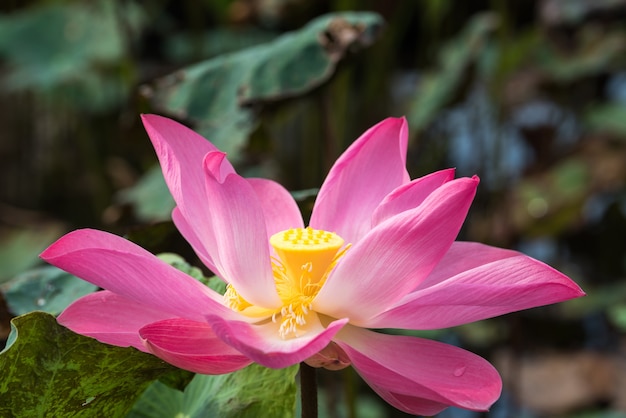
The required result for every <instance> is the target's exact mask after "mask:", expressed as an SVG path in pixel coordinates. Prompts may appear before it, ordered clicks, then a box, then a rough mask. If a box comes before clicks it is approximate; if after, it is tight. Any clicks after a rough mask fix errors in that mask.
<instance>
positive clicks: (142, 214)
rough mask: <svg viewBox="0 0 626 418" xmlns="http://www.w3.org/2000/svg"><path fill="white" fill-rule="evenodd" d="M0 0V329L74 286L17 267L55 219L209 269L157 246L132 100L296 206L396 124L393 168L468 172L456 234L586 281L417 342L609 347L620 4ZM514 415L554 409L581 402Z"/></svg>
mask: <svg viewBox="0 0 626 418" xmlns="http://www.w3.org/2000/svg"><path fill="white" fill-rule="evenodd" d="M0 10H1V11H2V14H1V15H0V92H1V93H2V94H1V95H0V107H1V108H2V111H1V112H0V127H1V131H2V140H1V141H0V158H1V161H2V164H1V165H0V170H1V172H0V233H1V235H2V236H0V265H1V266H2V267H1V270H0V283H2V282H5V283H4V284H3V285H2V287H0V290H1V291H2V293H1V294H0V296H2V298H0V338H6V337H7V336H8V334H9V329H10V326H9V322H8V321H9V319H10V318H11V317H12V316H14V315H17V314H20V313H23V312H26V311H28V310H30V309H36V307H35V306H34V305H37V301H39V300H40V298H41V297H44V298H45V300H46V301H49V300H50V299H48V297H49V296H53V299H52V301H54V304H52V302H50V303H51V305H48V306H49V307H50V306H52V308H54V309H53V311H54V313H56V312H58V310H59V309H62V307H63V306H65V305H66V304H67V303H70V302H71V300H72V298H74V297H77V296H78V295H79V294H80V292H83V291H88V289H81V290H76V289H77V287H76V286H77V285H76V284H74V282H73V279H71V278H69V277H65V276H63V275H58V273H57V272H54V271H53V270H50V269H45V268H44V269H43V270H42V269H38V268H37V269H35V270H29V269H31V268H33V267H35V265H36V263H37V258H36V256H37V254H38V253H39V252H40V251H41V250H43V249H44V248H45V247H46V246H47V245H48V244H49V243H50V242H52V241H53V240H54V239H55V238H56V237H57V236H59V235H61V233H62V231H64V230H69V229H73V228H76V227H80V226H90V227H99V228H103V229H107V230H111V231H113V232H116V233H119V234H122V235H126V236H128V237H129V238H130V239H131V240H133V241H135V242H137V243H139V244H140V245H143V246H145V247H147V248H148V249H150V250H151V251H153V252H155V253H158V252H163V251H167V252H170V251H171V252H175V253H179V254H183V255H184V256H185V257H184V259H187V260H189V263H187V262H186V261H184V259H183V258H180V257H178V256H176V255H165V256H163V257H165V258H166V259H167V260H168V262H170V263H171V264H173V265H176V266H177V267H178V268H180V269H181V270H183V271H186V272H187V273H189V274H191V275H192V276H194V277H196V278H198V279H199V280H205V281H206V280H209V279H206V278H205V276H210V274H209V272H207V271H201V270H200V269H199V268H198V267H199V266H201V263H200V262H199V261H198V260H197V259H195V258H194V256H193V253H192V252H191V251H190V249H189V247H188V245H186V244H185V243H184V241H183V240H182V239H180V237H178V238H173V236H174V235H176V231H175V229H174V228H173V226H172V225H171V223H169V216H170V213H171V210H172V208H173V205H174V203H173V201H172V199H171V197H170V196H169V193H168V192H167V189H166V188H165V185H164V183H163V179H162V177H161V174H160V172H159V170H158V167H156V165H155V164H156V158H155V156H154V153H153V151H152V149H151V148H150V144H149V141H148V139H147V136H146V134H145V132H144V131H143V129H142V127H141V125H140V122H139V118H138V114H139V113H142V112H157V113H162V114H165V115H166V116H170V117H175V118H177V119H179V120H181V121H183V122H185V123H186V124H188V125H190V126H192V127H193V128H194V129H196V130H198V131H199V132H201V133H202V134H204V135H205V136H206V137H207V138H208V139H210V140H211V141H213V142H214V143H216V144H217V145H218V146H219V147H220V148H222V149H223V150H226V151H228V152H229V158H230V159H231V160H232V161H235V163H236V165H237V169H238V170H239V171H240V172H242V173H244V174H245V175H250V176H252V175H254V176H262V177H270V178H274V179H277V180H278V181H280V182H281V183H283V184H284V185H285V186H286V187H288V188H289V189H290V190H292V191H293V194H294V196H296V197H297V200H298V202H299V204H301V207H302V210H303V213H305V214H306V213H307V212H308V211H309V210H310V208H311V205H312V202H313V199H314V196H315V193H316V188H317V187H319V186H320V184H321V182H322V180H323V178H324V176H325V174H326V171H327V170H328V168H329V167H330V165H331V164H332V162H333V161H334V159H335V158H336V157H337V156H338V155H339V154H340V152H341V151H342V150H343V149H345V148H346V147H347V146H348V145H349V143H350V142H351V141H352V140H354V139H355V138H356V137H357V136H358V135H359V134H360V133H361V132H363V131H364V130H365V129H366V128H368V127H369V126H371V125H372V124H373V123H375V122H377V121H379V120H381V119H383V118H384V117H386V116H390V115H394V116H399V115H406V116H407V119H408V121H409V124H410V127H411V132H410V134H411V143H410V151H409V157H408V162H407V163H408V167H409V170H410V172H411V174H412V175H413V176H414V177H415V176H418V175H422V174H425V173H428V172H430V171H433V170H435V169H440V168H443V167H448V166H456V167H457V172H458V174H459V175H472V174H478V175H480V176H481V179H482V184H481V187H480V189H479V194H478V196H477V198H476V202H475V204H474V207H473V210H472V212H471V214H470V218H469V219H468V221H467V224H466V227H465V229H464V230H463V231H462V236H461V238H462V239H467V240H476V241H482V242H485V243H489V244H494V245H499V246H505V247H511V248H517V249H521V250H524V251H526V252H528V253H529V254H530V255H532V256H534V257H538V258H541V259H543V260H544V261H546V262H548V263H550V264H552V265H554V266H555V267H556V268H558V269H559V270H562V271H564V272H566V273H567V274H569V275H570V276H571V277H572V278H574V279H575V280H576V281H577V282H578V283H579V284H581V286H582V287H583V288H584V289H585V290H586V291H587V292H588V293H589V296H588V297H587V298H584V299H581V300H578V301H572V302H570V303H566V304H563V305H559V306H558V307H555V308H550V309H539V310H535V311H531V312H527V313H520V314H516V315H510V316H507V317H505V318H499V319H495V320H491V321H485V322H481V323H479V324H470V325H468V326H465V327H460V328H458V329H453V330H444V331H442V332H439V333H437V334H436V335H429V337H433V338H440V339H443V340H452V341H453V342H456V343H458V344H460V345H464V346H466V347H468V348H474V349H476V350H477V351H480V352H482V353H484V354H485V355H486V356H487V357H489V356H491V355H495V354H494V353H496V351H497V350H496V348H498V347H499V348H500V349H506V350H512V351H514V352H515V353H517V354H518V356H517V357H520V358H521V357H522V356H521V354H528V355H530V354H536V353H539V352H541V350H543V349H546V348H548V349H552V350H556V349H561V348H563V347H566V348H567V349H569V350H574V349H576V350H586V349H589V347H593V348H594V349H597V350H602V351H603V352H606V353H615V352H617V353H622V354H623V349H624V348H623V344H622V345H619V344H618V343H617V341H619V339H620V338H621V337H623V333H624V332H625V328H624V305H625V304H626V287H624V285H623V283H624V280H625V279H626V240H625V239H624V237H625V236H626V141H625V139H626V125H625V122H624V119H625V116H626V81H625V80H626V58H625V57H626V55H625V54H624V52H625V49H626V25H624V16H626V3H625V2H623V1H621V0H599V1H597V0H568V1H558V0H535V1H530V2H504V1H489V2H487V1H481V2H454V1H450V0H423V1H419V2H407V1H399V0H397V1H388V2H376V1H373V0H369V1H358V2H357V1H352V0H331V1H325V2H317V1H311V0H273V1H262V0H219V1H211V2H208V1H207V2H202V1H200V2H198V1H192V0H185V1H180V2H175V1H169V0H165V1H160V2H137V1H112V0H98V1H90V2H89V1H84V0H56V1H49V0H39V1H38V0H30V1H28V2H21V1H15V0H14V1H9V2H5V3H3V4H2V5H0ZM328 13H335V14H330V15H329V14H328ZM155 222H157V223H155ZM168 257H169V258H168ZM66 280H67V282H65V281H66ZM215 280H218V279H215ZM60 283H63V284H62V285H61V284H60ZM211 283H212V284H218V283H219V284H221V282H219V281H213V282H211ZM222 285H223V284H222ZM50 286H52V287H54V289H61V288H62V291H61V292H60V293H58V295H57V294H56V293H55V294H54V295H52V294H50V295H48V294H47V293H45V292H46V289H48V290H50ZM42 292H43V293H42ZM44 294H45V296H42V295H44ZM57 296H58V297H59V299H58V300H57V299H56V298H57ZM3 299H4V302H5V303H2V302H3ZM33 303H34V305H33ZM57 303H58V304H57ZM41 307H42V306H39V308H41ZM51 312H52V311H51ZM37 315H39V314H37ZM20 318H35V316H28V315H27V316H25V317H20ZM42 318H44V317H43V316H42V317H39V316H37V317H36V319H37V321H39V320H41V321H43V323H45V321H47V320H48V319H46V320H43V319H42ZM45 318H48V317H45ZM28 320H30V319H28ZM19 321H26V320H25V319H20V320H19ZM37 321H36V322H37ZM24 323H25V324H26V322H24ZM590 324H593V325H590ZM29 326H30V325H29ZM47 326H48V325H46V327H47ZM572 330H573V331H572ZM602 330H606V331H602ZM570 331H571V332H570ZM42 332H43V331H42ZM603 332H604V333H603ZM536 335H542V336H545V335H552V336H553V338H552V339H550V338H543V339H539V338H534V337H535V336H536ZM581 335H582V336H583V337H581ZM20 338H21V337H20ZM13 344H15V343H13ZM13 350H14V349H13ZM620 350H621V351H620ZM0 357H1V356H0ZM519 367H522V366H519ZM144 383H145V382H143V383H141V385H144ZM205 383H206V382H205ZM206 384H209V383H206ZM210 384H213V383H210ZM617 384H619V383H616V385H617ZM142 387H143V386H142ZM151 390H156V389H151ZM159 390H160V389H159ZM361 390H365V389H363V388H361ZM620 390H621V389H619V390H616V392H620ZM133 393H134V395H133V396H138V395H139V391H137V392H133ZM621 393H626V391H623V390H621ZM129 396H130V395H129ZM146 396H149V395H146ZM168 396H169V395H168ZM172 396H174V397H176V398H177V399H178V401H180V400H181V399H184V398H185V396H188V395H185V394H183V393H176V394H175V395H172ZM512 396H513V397H515V393H513V394H512ZM603 396H604V397H602V396H599V397H598V399H596V404H593V405H582V407H583V409H584V408H586V409H587V411H589V410H591V412H590V413H589V415H588V416H611V414H612V413H613V412H612V411H611V409H612V408H619V407H623V405H624V402H626V401H624V399H623V397H622V398H619V397H618V396H616V395H615V394H614V393H613V394H606V393H605V394H604V395H603ZM86 399H87V398H86ZM86 399H85V400H82V401H81V402H87V401H86ZM96 399H97V398H96ZM92 401H93V402H90V403H89V404H90V405H91V403H94V402H95V400H92ZM178 401H177V402H178ZM328 402H329V404H330V403H331V401H328ZM620 402H621V403H620ZM0 404H1V403H0ZM597 405H604V406H606V408H604V409H602V408H600V409H598V408H597ZM620 405H621V406H620ZM525 407H526V408H525V409H526V410H527V411H528V410H530V411H534V412H532V413H536V414H537V415H532V416H542V414H543V415H544V416H545V415H547V416H557V415H564V414H565V415H568V414H570V416H573V415H571V414H573V412H572V411H574V410H576V408H580V407H581V406H580V405H574V406H571V410H567V411H566V412H563V411H562V410H558V411H557V410H553V411H544V410H533V408H536V406H535V405H525ZM194 408H195V407H194ZM499 408H500V409H498V405H496V407H494V412H493V414H494V416H513V415H516V414H517V413H518V412H520V410H519V409H515V405H513V406H511V405H508V404H507V403H506V401H503V402H502V406H500V407H499ZM506 408H513V409H506ZM594 408H595V410H594ZM344 412H345V414H348V415H349V414H350V412H349V411H344ZM342 414H343V412H342ZM498 414H500V415H498ZM342 416H343V415H342ZM449 416H454V415H449ZM580 416H586V415H580Z"/></svg>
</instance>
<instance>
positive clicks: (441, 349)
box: [335, 326, 502, 414]
mask: <svg viewBox="0 0 626 418" xmlns="http://www.w3.org/2000/svg"><path fill="white" fill-rule="evenodd" d="M335 342H337V344H339V345H340V346H341V348H342V349H343V350H344V351H345V352H346V354H347V355H348V357H350V360H351V361H352V365H353V366H354V368H355V369H356V371H357V372H358V373H359V374H360V375H361V376H362V377H363V378H364V379H365V381H367V382H368V383H370V384H371V385H372V386H373V388H374V389H377V388H378V389H382V390H384V391H385V392H386V393H392V394H394V398H398V397H399V398H400V399H399V400H400V401H401V402H398V403H392V405H394V406H395V407H397V408H399V409H403V408H407V407H411V408H415V409H408V410H407V409H403V410H405V411H406V412H409V413H412V414H423V413H430V412H432V410H433V408H436V407H438V405H437V404H445V405H449V406H457V407H461V408H465V409H470V410H475V411H484V410H487V409H488V408H489V407H490V406H491V405H492V404H493V403H494V402H495V401H496V400H497V399H498V397H499V396H500V392H501V390H502V381H501V379H500V376H499V375H498V372H497V371H496V369H495V368H494V367H493V366H492V365H491V364H489V362H487V361H486V360H485V359H483V358H481V357H479V356H477V355H476V354H473V353H470V352H469V351H466V350H463V349H461V348H458V347H454V346H451V345H448V344H444V343H440V342H437V341H431V340H426V339H423V338H417V337H407V336H399V335H386V334H380V333H376V332H373V331H369V330H366V329H362V328H357V327H354V326H346V327H344V328H343V329H342V330H341V331H340V332H339V333H338V334H337V336H336V337H335ZM385 392H383V393H381V396H385ZM410 398H413V401H409V400H410ZM385 399H386V400H387V401H389V402H393V401H394V399H393V398H391V397H386V396H385ZM421 400H426V401H430V402H425V403H424V402H422V401H421ZM422 407H423V408H424V410H422V409H421V408H422Z"/></svg>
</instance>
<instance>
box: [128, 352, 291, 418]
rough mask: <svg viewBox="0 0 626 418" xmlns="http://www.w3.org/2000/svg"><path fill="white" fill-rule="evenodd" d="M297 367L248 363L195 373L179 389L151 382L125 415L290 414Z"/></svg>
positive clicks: (253, 417) (241, 417)
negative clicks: (225, 370) (231, 370)
mask: <svg viewBox="0 0 626 418" xmlns="http://www.w3.org/2000/svg"><path fill="white" fill-rule="evenodd" d="M297 371H298V366H297V365H294V366H291V367H288V368H285V369H279V370H276V369H268V368H266V367H263V366H259V365H257V364H252V365H250V366H248V367H246V368H245V369H243V370H239V371H237V372H234V373H231V374H226V375H219V376H208V375H196V376H195V377H194V379H193V380H192V381H191V383H190V384H189V385H188V386H187V388H186V389H185V391H184V392H183V393H181V392H179V391H177V390H174V389H171V388H169V387H167V386H165V385H164V384H162V383H160V382H155V383H154V384H152V385H151V386H150V387H149V388H148V389H147V390H146V392H145V393H144V394H143V396H142V397H141V398H140V399H139V401H138V402H137V404H136V405H135V406H134V407H133V409H132V410H131V412H130V413H129V415H128V417H129V418H154V417H163V418H166V417H171V418H177V417H185V418H202V417H220V418H247V417H249V418H257V417H273V418H281V417H284V418H292V417H293V416H294V413H295V408H296V383H295V376H296V373H297Z"/></svg>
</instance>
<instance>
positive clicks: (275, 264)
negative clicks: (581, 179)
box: [41, 115, 583, 415]
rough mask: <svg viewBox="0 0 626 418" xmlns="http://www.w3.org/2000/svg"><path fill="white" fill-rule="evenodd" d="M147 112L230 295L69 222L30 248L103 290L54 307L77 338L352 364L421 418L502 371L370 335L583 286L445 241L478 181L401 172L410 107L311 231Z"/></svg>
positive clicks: (166, 352) (322, 198) (225, 363)
mask: <svg viewBox="0 0 626 418" xmlns="http://www.w3.org/2000/svg"><path fill="white" fill-rule="evenodd" d="M143 122H144V125H145V127H146V129H147V131H148V134H149V136H150V138H151V140H152V142H153V144H154V147H155V149H156V152H157V154H158V157H159V160H160V163H161V167H162V169H163V174H164V175H165V179H166V181H167V184H168V186H169V189H170V191H171V193H172V195H173V196H174V199H175V200H176V203H177V207H176V209H174V211H173V214H172V217H173V220H174V222H175V224H176V226H177V227H178V229H179V230H180V232H181V233H182V235H183V236H184V237H185V238H186V239H187V241H188V242H189V243H190V244H191V245H192V246H193V248H194V250H195V251H196V253H197V254H198V256H199V257H200V259H201V260H202V261H203V262H204V263H205V264H206V266H207V267H209V268H210V269H211V270H212V271H213V272H215V273H216V274H217V275H218V276H219V277H221V278H222V279H223V280H225V281H226V282H227V283H228V290H227V292H226V294H225V295H220V294H218V293H216V292H214V291H213V290H211V289H209V288H207V287H205V286H204V285H202V284H201V283H200V282H198V281H196V280H195V279H193V278H191V277H190V276H188V275H186V274H184V273H182V272H180V271H178V270H176V269H174V268H173V267H171V266H169V265H168V264H166V263H165V262H163V261H161V260H160V259H158V258H157V257H155V256H154V255H152V254H150V253H148V252H147V251H145V250H144V249H142V248H140V247H138V246H137V245H135V244H133V243H131V242H129V241H127V240H124V239H122V238H120V237H117V236H115V235H111V234H109V233H106V232H102V231H95V230H78V231H74V232H72V233H69V234H67V235H65V236H64V237H62V238H61V239H59V240H58V241H57V242H56V243H54V244H53V245H51V246H50V247H49V248H48V249H47V250H46V251H45V252H44V253H43V254H42V255H41V256H42V258H43V259H44V260H46V261H47V262H49V263H51V264H53V265H55V266H57V267H59V268H61V269H63V270H66V271H68V272H70V273H72V274H74V275H77V276H79V277H81V278H83V279H84V280H87V281H89V282H91V283H93V284H96V285H98V286H100V287H103V288H104V289H106V290H104V291H100V292H96V293H93V294H90V295H88V296H85V297H83V298H81V299H79V300H77V301H76V302H74V303H73V304H72V305H71V306H69V307H68V308H67V309H66V310H65V311H64V312H63V313H62V314H61V315H60V316H59V318H58V321H59V322H60V323H61V324H63V325H65V326H67V327H68V328H70V329H72V330H74V331H75V332H78V333H80V334H83V335H87V336H91V337H93V338H96V339H98V340H99V341H102V342H104V343H107V344H113V345H118V346H133V347H135V348H137V349H139V350H142V351H146V352H150V353H152V354H154V355H156V356H158V357H160V358H161V359H163V360H165V361H167V362H169V363H171V364H174V365H176V366H178V367H180V368H183V369H187V370H190V371H193V372H197V373H205V374H220V373H228V372H232V371H235V370H238V369H241V368H243V367H245V366H247V365H248V364H250V363H251V362H257V363H259V364H261V365H264V366H267V367H272V368H282V367H286V366H290V365H293V364H296V363H298V362H302V361H306V362H307V363H309V364H311V365H313V366H323V367H327V368H330V369H339V368H343V367H346V366H347V365H349V364H352V366H354V368H355V369H356V370H357V372H358V373H359V374H360V375H361V376H362V377H363V379H364V380H365V381H366V382H367V383H368V384H369V385H370V386H371V387H372V388H373V389H374V390H375V391H376V392H377V393H378V394H379V395H380V396H381V397H383V398H384V399H385V400H386V401H387V402H389V403H390V404H392V405H393V406H395V407H396V408H398V409H401V410H403V411H406V412H409V413H413V414H425V415H432V414H435V413H437V412H439V411H441V410H443V409H445V408H446V407H448V406H450V405H453V406H457V407H461V408H467V409H471V410H486V409H487V408H489V406H490V405H491V404H492V403H493V402H495V400H496V399H497V398H498V397H499V395H500V391H501V380H500V377H499V375H498V373H497V371H496V370H495V369H494V368H493V367H492V366H491V365H490V364H489V363H488V362H487V361H486V360H484V359H482V358H480V357H478V356H476V355H475V354H472V353H470V352H467V351H465V350H462V349H460V348H457V347H453V346H450V345H446V344H443V343H440V342H435V341H430V340H426V339H421V338H415V337H408V336H395V335H387V334H383V333H380V332H376V331H372V330H370V329H373V328H374V329H375V328H404V329H411V330H429V329H437V328H446V327H452V326H455V325H459V324H464V323H468V322H472V321H477V320H480V319H484V318H489V317H493V316H496V315H501V314H505V313H508V312H513V311H517V310H521V309H526V308H530V307H534V306H539V305H545V304H550V303H555V302H559V301H563V300H567V299H571V298H575V297H579V296H581V295H583V292H582V291H581V289H580V288H579V287H578V286H577V285H576V284H574V283H573V282H572V281H571V280H570V279H569V278H567V277H566V276H564V275H563V274H561V273H559V272H557V271H555V270H554V269H552V268H550V267H548V266H547V265H545V264H542V263H541V262H539V261H537V260H534V259H532V258H529V257H527V256H525V255H522V254H520V253H517V252H515V251H510V250H504V249H498V248H493V247H489V246H486V245H482V244H478V243H471V242H455V239H456V236H457V234H458V232H459V229H460V228H461V225H462V224H463V222H464V219H465V217H466V214H467V211H468V209H469V207H470V204H471V202H472V199H473V198H474V194H475V192H476V187H477V185H478V178H477V177H473V178H458V179H454V170H452V169H449V170H443V171H439V172H436V173H433V174H430V175H428V176H425V177H422V178H419V179H416V180H413V181H411V180H410V178H409V175H408V173H407V171H406V168H405V165H406V160H405V159H406V150H407V124H406V121H405V120H404V119H393V118H390V119H386V120H384V121H383V122H381V123H379V124H378V125H376V126H374V127H372V128H371V129H369V130H368V131H367V132H365V133H364V134H363V135H362V136H361V137H360V138H359V139H358V140H357V141H356V142H355V143H354V144H352V146H351V147H350V148H349V149H348V150H347V151H346V152H345V153H344V154H343V155H342V156H341V157H340V158H339V160H338V161H337V162H336V163H335V165H334V166H333V168H332V169H331V170H330V173H329V175H328V177H327V179H326V181H325V182H324V184H323V186H322V188H321V190H320V192H319V195H318V197H317V201H316V203H315V207H314V209H313V214H312V217H311V221H310V226H309V227H308V228H304V224H303V221H302V216H301V214H300V212H299V210H298V207H297V206H296V203H295V202H294V200H293V199H292V197H291V196H290V195H289V193H288V192H287V191H286V190H285V189H284V188H283V187H282V186H280V185H279V184H277V183H275V182H273V181H270V180H264V179H244V178H242V177H240V176H239V175H237V174H236V173H235V170H234V169H233V167H232V166H231V164H230V163H229V162H228V160H227V159H226V158H225V154H223V153H222V152H220V151H219V150H217V148H216V147H214V146H213V145H212V144H211V143H209V142H208V141H206V140H205V139H204V138H202V137H201V136H199V135H198V134H196V133H194V132H193V131H191V130H189V129H187V128H185V127H184V126H182V125H180V124H178V123H176V122H174V121H171V120H168V119H166V118H163V117H159V116H154V115H147V116H143ZM331 231H332V232H331Z"/></svg>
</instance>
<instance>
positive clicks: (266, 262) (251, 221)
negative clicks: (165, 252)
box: [204, 153, 281, 308]
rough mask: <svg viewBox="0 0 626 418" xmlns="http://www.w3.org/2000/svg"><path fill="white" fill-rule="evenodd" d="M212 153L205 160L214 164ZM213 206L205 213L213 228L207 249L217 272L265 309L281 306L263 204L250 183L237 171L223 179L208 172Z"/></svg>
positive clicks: (208, 186) (238, 290)
mask: <svg viewBox="0 0 626 418" xmlns="http://www.w3.org/2000/svg"><path fill="white" fill-rule="evenodd" d="M213 154H216V153H209V154H208V155H207V158H206V160H205V162H206V164H211V159H212V158H211V157H212V155H213ZM206 174H207V176H206V190H207V196H210V198H211V208H210V211H209V212H208V213H205V214H204V216H205V217H206V218H207V219H208V220H209V223H210V225H211V229H212V235H213V242H212V248H207V250H208V253H209V254H210V255H211V257H212V259H213V262H214V263H215V267H216V268H217V270H218V271H217V272H216V273H218V274H219V275H220V276H221V277H222V279H224V280H225V281H227V282H228V283H230V284H232V285H233V286H234V287H235V289H236V290H237V292H238V293H239V294H240V295H241V296H242V297H243V298H244V299H246V300H247V301H248V302H250V303H252V304H254V305H259V306H262V307H265V308H274V307H280V306H281V302H280V298H279V297H278V293H276V286H275V283H274V276H273V274H272V268H271V264H270V252H269V237H268V235H267V230H266V226H265V220H264V217H263V206H262V205H261V202H260V200H259V198H258V197H257V194H256V192H255V190H254V188H253V187H252V186H251V185H250V183H249V182H248V181H247V180H246V179H244V178H242V177H240V176H238V175H237V174H228V175H227V176H226V177H225V178H224V179H220V178H217V177H216V176H215V174H214V173H213V172H211V171H209V170H207V171H206Z"/></svg>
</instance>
